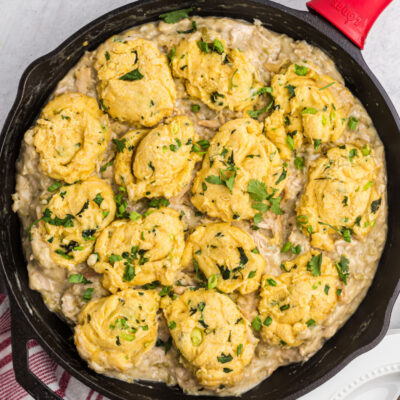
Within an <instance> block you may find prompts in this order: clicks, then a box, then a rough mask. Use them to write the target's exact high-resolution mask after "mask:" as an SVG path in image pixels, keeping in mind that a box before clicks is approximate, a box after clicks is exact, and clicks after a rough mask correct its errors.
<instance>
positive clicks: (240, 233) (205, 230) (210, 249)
mask: <svg viewBox="0 0 400 400" xmlns="http://www.w3.org/2000/svg"><path fill="white" fill-rule="evenodd" d="M192 260H193V263H194V264H195V263H196V264H197V266H198V268H200V270H201V271H202V272H203V273H204V275H205V276H206V278H207V279H208V278H209V277H211V276H213V275H216V276H217V277H218V281H217V282H218V283H217V286H216V287H217V289H219V290H221V291H222V292H225V293H231V292H233V291H234V290H239V292H240V293H241V294H248V293H251V292H254V291H255V290H257V289H258V287H259V285H260V279H261V274H262V273H263V272H264V268H265V260H264V258H263V257H262V256H261V255H260V254H259V252H258V249H257V248H256V245H255V244H254V241H253V239H252V238H251V236H250V235H249V234H248V233H247V232H245V231H244V230H242V229H240V228H238V227H236V226H233V225H231V224H228V223H216V224H209V225H203V226H199V227H197V228H196V230H195V231H194V232H193V233H192V234H191V235H190V236H189V238H188V239H187V241H186V247H185V251H184V255H183V258H182V265H183V266H185V265H189V264H190V263H191V262H192Z"/></svg>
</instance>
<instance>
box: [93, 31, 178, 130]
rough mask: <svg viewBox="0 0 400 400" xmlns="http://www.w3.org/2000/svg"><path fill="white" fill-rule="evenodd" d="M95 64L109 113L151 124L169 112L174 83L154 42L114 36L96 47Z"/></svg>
mask: <svg viewBox="0 0 400 400" xmlns="http://www.w3.org/2000/svg"><path fill="white" fill-rule="evenodd" d="M95 68H96V70H97V77H98V80H99V83H98V85H97V92H98V95H99V98H100V103H101V105H102V108H103V110H104V111H106V112H107V113H108V114H110V116H111V117H113V118H116V119H118V120H119V121H121V122H126V123H128V124H140V125H143V126H154V125H156V124H157V123H158V122H160V121H161V120H162V119H163V118H164V117H167V116H169V115H170V114H171V113H172V111H173V109H174V103H175V98H176V89H175V83H174V80H173V79H172V76H171V71H170V69H169V66H168V61H167V57H166V56H165V55H163V54H161V52H160V50H159V49H158V48H157V46H156V45H155V44H154V43H153V42H151V41H149V40H144V39H135V40H130V39H129V38H125V39H122V38H118V37H113V38H111V39H110V40H108V41H107V42H106V43H105V44H104V45H102V46H100V48H99V49H98V50H97V55H96V62H95Z"/></svg>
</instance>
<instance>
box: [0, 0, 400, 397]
mask: <svg viewBox="0 0 400 400" xmlns="http://www.w3.org/2000/svg"><path fill="white" fill-rule="evenodd" d="M191 6H192V7H194V8H195V12H194V14H199V15H214V16H229V17H233V18H242V19H246V20H248V21H252V20H253V18H258V19H260V20H261V21H262V22H263V23H264V24H265V26H266V27H267V28H269V29H271V30H274V31H277V32H282V33H286V34H287V35H289V36H291V37H293V38H295V39H305V40H307V41H308V42H309V43H311V44H313V45H315V46H318V47H320V48H323V49H324V50H325V51H326V52H327V53H329V55H330V57H332V58H333V59H334V60H335V62H336V63H337V66H338V69H339V71H340V72H341V74H342V75H343V77H344V78H345V80H346V85H347V86H348V87H349V89H350V90H351V91H352V92H353V93H354V94H355V95H356V96H357V97H358V98H359V99H360V100H361V101H362V102H363V104H364V106H365V107H366V109H367V111H368V113H369V115H370V116H371V118H372V120H373V122H374V124H375V127H376V129H377V130H378V132H379V135H380V137H381V139H382V141H383V143H384V145H385V149H386V158H387V170H388V205H389V213H390V220H389V230H388V237H387V243H386V246H385V250H384V252H383V255H382V259H381V261H380V265H379V267H378V271H377V275H376V278H375V279H374V281H373V284H372V286H371V288H370V290H369V292H368V294H367V296H366V298H365V300H364V301H363V303H362V304H361V306H360V307H359V309H358V310H357V311H356V313H355V314H354V315H353V316H352V317H351V318H350V319H349V321H348V322H347V323H346V325H345V326H344V327H343V328H342V329H341V330H340V331H338V333H337V334H336V335H335V336H334V337H333V338H332V339H331V340H329V341H328V342H327V343H326V344H325V346H324V347H323V348H322V349H321V350H320V351H319V352H318V353H317V354H316V355H315V356H314V357H312V358H311V359H310V360H309V361H308V362H307V363H305V364H303V365H291V366H288V367H284V368H280V369H279V370H277V371H276V372H275V373H274V374H273V375H272V376H271V377H270V378H269V379H267V380H266V381H264V382H263V383H261V384H260V385H259V386H257V387H256V388H255V389H253V390H251V391H250V392H248V393H246V398H247V399H254V400H256V399H265V400H268V399H271V400H272V399H274V400H278V399H295V398H298V397H299V396H300V395H301V394H304V393H306V392H308V391H310V390H311V389H312V388H314V387H315V386H317V385H319V384H321V383H322V382H324V381H325V380H327V379H328V378H329V377H331V376H332V375H333V374H334V373H335V372H337V371H338V370H340V369H341V368H342V367H343V366H344V365H345V364H346V363H348V362H349V361H350V360H351V359H353V358H354V357H355V356H357V355H358V354H360V353H362V352H364V351H366V350H368V349H369V348H371V347H373V346H374V345H376V344H377V343H378V342H379V340H380V339H381V338H382V337H383V335H384V334H385V332H386V330H387V328H388V324H389V317H390V312H391V309H392V306H393V303H394V300H395V298H396V296H397V294H398V292H399V290H400V285H399V279H400V268H396V265H395V262H393V261H392V260H397V259H399V258H400V227H399V223H398V222H399V214H400V210H399V207H396V203H397V204H398V203H399V201H400V175H397V174H396V171H400V157H399V156H398V155H399V154H400V136H399V131H400V129H399V126H400V124H399V119H398V117H397V115H396V112H395V110H394V108H393V106H392V105H391V103H390V101H389V99H388V98H387V96H386V94H385V93H384V91H383V89H382V88H381V87H380V85H379V83H378V82H377V81H376V79H375V78H374V76H373V75H372V74H371V72H370V71H369V70H368V68H367V67H366V65H365V63H364V62H363V60H362V58H361V55H360V52H359V50H358V49H357V48H356V47H355V46H354V45H353V44H351V43H350V41H348V40H347V39H346V38H345V37H344V36H342V35H341V34H340V33H339V32H338V31H336V30H335V29H334V28H333V27H331V26H330V25H329V24H328V23H326V22H325V21H323V20H322V19H320V18H319V17H318V16H316V15H312V14H309V13H304V12H300V11H295V10H291V9H288V8H285V7H283V6H280V5H277V4H274V3H272V2H268V1H266V0H251V1H246V2H245V1H232V0H200V1H196V2H191V1H183V2H182V1H179V0H175V1H170V0H144V1H139V2H137V3H133V4H131V5H128V6H125V7H122V8H120V9H117V10H115V11H112V12H110V13H109V14H106V15H105V16H103V17H101V18H99V19H98V20H96V21H94V22H92V23H91V24H89V25H88V26H86V27H84V28H82V29H81V30H80V31H79V32H77V33H76V34H75V35H73V36H72V37H71V38H69V39H67V41H66V42H64V43H63V44H62V45H61V46H60V47H59V48H57V49H56V50H55V51H54V52H52V53H50V54H48V55H46V56H44V57H42V58H40V59H38V60H37V61H35V62H34V63H33V64H31V65H30V66H29V67H28V69H27V70H26V71H25V73H24V75H23V78H22V80H21V84H20V87H19V91H18V96H17V99H16V102H15V104H14V106H13V108H12V110H11V112H10V114H9V117H8V119H7V121H6V123H5V126H4V130H3V132H2V136H1V139H0V146H1V153H0V166H1V168H2V174H1V176H0V185H1V187H2V189H3V190H2V191H1V193H0V198H1V204H2V207H3V210H2V213H1V215H0V251H1V258H2V263H3V265H2V272H3V274H4V277H5V278H6V282H7V284H8V287H9V294H10V296H11V298H12V300H13V301H12V305H13V307H12V308H13V310H12V311H13V354H14V358H15V360H14V363H15V367H16V368H15V369H16V375H17V379H18V380H19V382H20V383H21V384H22V386H24V387H25V388H26V389H27V390H28V391H31V393H32V394H36V396H38V393H43V395H40V398H41V399H47V398H53V397H47V396H48V395H46V394H44V392H40V390H41V389H40V385H38V384H36V386H35V387H33V386H34V382H35V381H34V379H33V378H32V376H30V375H29V373H27V372H26V359H24V352H25V348H26V340H27V339H30V338H36V339H38V341H39V342H40V343H41V344H42V345H43V347H44V348H45V349H46V350H47V351H48V352H49V353H50V354H51V355H52V356H53V357H54V358H55V359H56V360H57V362H58V363H59V364H61V365H62V366H63V367H64V368H66V369H67V370H68V371H69V372H70V373H72V374H73V375H74V376H75V377H76V378H78V379H80V380H81V381H83V382H84V383H86V384H88V385H89V386H91V387H92V388H93V389H95V390H98V391H100V392H101V393H103V394H105V395H106V396H108V397H110V398H112V399H148V398H152V399H167V398H168V399H171V398H176V399H188V398H189V396H186V395H184V394H183V393H182V392H181V391H180V390H179V389H176V388H167V387H166V386H165V385H164V384H156V383H146V382H141V383H138V384H134V385H132V384H127V383H125V382H120V381H117V380H114V379H109V378H107V377H104V376H102V375H98V374H96V373H95V372H94V371H92V370H90V369H89V368H88V367H87V365H86V363H85V362H84V361H83V360H81V359H80V357H79V356H78V354H77V352H76V350H75V347H74V345H73V344H72V343H71V342H70V341H69V340H68V338H69V337H70V336H71V330H70V328H69V327H68V326H67V325H66V324H65V323H63V322H62V321H61V320H60V319H59V318H58V317H57V316H56V315H55V314H53V313H51V312H50V311H48V309H47V308H46V306H45V305H44V303H43V301H42V299H41V296H40V295H39V294H38V293H36V292H33V291H31V290H30V289H29V283H28V275H27V271H26V263H25V260H24V258H23V253H22V247H21V240H20V224H19V220H18V217H17V215H16V214H14V213H12V211H11V194H12V193H13V192H14V187H15V162H16V159H17V157H18V154H19V149H20V141H21V140H22V137H23V134H24V132H25V131H26V129H27V128H28V127H29V126H30V125H31V124H32V122H33V121H34V119H35V118H36V116H37V114H38V113H39V111H40V109H41V108H42V106H43V104H44V102H45V101H46V99H47V98H48V96H49V95H50V94H51V92H52V91H53V90H54V88H55V86H56V84H57V82H58V81H59V80H60V79H61V78H62V77H63V76H64V75H65V74H66V73H67V72H68V70H69V69H70V68H71V67H72V66H73V65H74V64H75V63H76V62H77V61H78V59H79V58H80V57H81V56H82V54H83V52H84V51H85V50H86V49H88V50H93V49H94V48H96V47H97V46H98V45H99V44H100V43H101V42H103V41H104V40H106V39H107V38H108V37H109V36H111V35H112V34H115V33H117V32H120V31H122V30H125V29H127V28H129V27H131V26H133V25H137V24H142V23H145V22H149V21H151V20H156V19H157V18H158V15H159V14H160V13H162V12H167V11H170V10H173V9H180V8H186V7H191ZM325 35H326V36H325ZM85 41H88V42H89V45H88V46H87V47H86V48H85V47H83V46H82V44H83V42H85ZM25 319H26V321H25ZM15 355H19V357H16V356H15ZM208 398H210V397H208Z"/></svg>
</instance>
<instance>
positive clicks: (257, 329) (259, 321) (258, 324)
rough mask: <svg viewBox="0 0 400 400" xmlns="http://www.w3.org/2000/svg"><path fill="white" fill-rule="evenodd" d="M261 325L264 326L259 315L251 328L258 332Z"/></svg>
mask: <svg viewBox="0 0 400 400" xmlns="http://www.w3.org/2000/svg"><path fill="white" fill-rule="evenodd" d="M261 325H262V322H261V318H260V317H259V316H258V315H256V316H255V317H254V319H253V322H252V323H251V326H252V327H253V329H254V330H255V331H257V332H258V331H259V330H260V329H261Z"/></svg>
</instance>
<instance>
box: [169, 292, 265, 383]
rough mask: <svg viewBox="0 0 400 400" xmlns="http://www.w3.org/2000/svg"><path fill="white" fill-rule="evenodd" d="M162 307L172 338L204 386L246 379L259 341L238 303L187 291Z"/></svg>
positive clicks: (183, 358)
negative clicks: (247, 370)
mask: <svg viewBox="0 0 400 400" xmlns="http://www.w3.org/2000/svg"><path fill="white" fill-rule="evenodd" d="M162 307H163V308H164V315H165V317H166V319H167V322H168V327H169V329H170V333H171V336H172V339H173V341H174V343H175V345H176V347H177V348H178V350H179V352H180V354H181V355H182V358H181V361H182V362H183V363H184V365H185V366H186V367H188V368H190V369H191V370H192V371H193V373H194V375H195V376H196V378H197V379H198V381H199V382H200V384H202V385H204V386H206V387H209V388H215V387H216V386H218V385H221V384H223V385H226V386H231V385H234V384H235V383H238V382H239V381H240V380H241V379H242V377H243V371H244V368H245V366H246V365H248V364H249V363H250V361H251V359H252V358H253V355H254V351H255V347H256V345H257V342H258V340H257V339H256V338H255V337H254V336H253V333H252V331H251V328H250V326H249V323H248V322H247V321H246V319H245V318H244V317H243V315H242V313H241V312H240V311H239V309H238V307H237V306H236V304H235V303H234V302H233V301H232V300H231V299H230V298H229V297H228V296H226V295H223V294H219V293H217V292H216V291H214V290H205V289H199V290H195V291H193V290H186V291H185V292H184V293H183V294H182V296H180V297H178V298H177V299H175V300H172V301H171V300H170V299H169V298H168V299H166V298H164V299H163V303H162Z"/></svg>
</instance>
